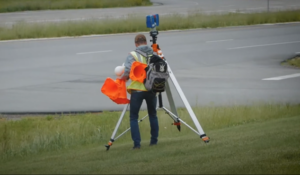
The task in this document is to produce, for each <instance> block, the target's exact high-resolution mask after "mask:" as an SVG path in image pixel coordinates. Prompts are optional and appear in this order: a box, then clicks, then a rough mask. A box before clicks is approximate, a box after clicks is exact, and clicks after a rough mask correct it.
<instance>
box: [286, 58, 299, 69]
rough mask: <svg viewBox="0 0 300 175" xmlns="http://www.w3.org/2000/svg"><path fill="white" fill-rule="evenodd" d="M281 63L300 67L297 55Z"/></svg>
mask: <svg viewBox="0 0 300 175" xmlns="http://www.w3.org/2000/svg"><path fill="white" fill-rule="evenodd" d="M283 64H288V65H291V66H295V67H298V68H300V57H299V56H297V57H295V58H293V59H290V60H287V61H285V62H284V63H283Z"/></svg>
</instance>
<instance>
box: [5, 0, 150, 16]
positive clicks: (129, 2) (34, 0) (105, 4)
mask: <svg viewBox="0 0 300 175" xmlns="http://www.w3.org/2000/svg"><path fill="white" fill-rule="evenodd" d="M145 5H151V2H150V0H0V13H1V12H2V13H3V12H16V11H27V10H56V9H59V10H62V9H86V8H111V7H132V6H145Z"/></svg>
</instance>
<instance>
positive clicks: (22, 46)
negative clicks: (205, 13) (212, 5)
mask: <svg viewBox="0 0 300 175" xmlns="http://www.w3.org/2000/svg"><path fill="white" fill-rule="evenodd" d="M135 35H136V34H120V35H103V36H91V37H75V38H61V39H51V40H50V39H49V40H47V39H45V40H32V41H5V42H0V53H1V54H0V82H1V83H0V113H9V112H63V111H64V112H72V111H102V110H121V109H123V107H124V106H123V105H117V104H115V103H113V102H112V101H111V100H110V99H109V98H108V97H106V96H105V95H103V94H102V93H101V91H100V89H101V87H102V85H103V82H104V81H105V79H106V78H107V77H111V78H115V75H114V68H115V67H116V66H118V65H121V64H122V63H123V62H124V61H125V58H126V56H127V54H128V53H129V52H130V51H131V50H133V49H134V44H133V38H134V36H135ZM145 35H146V36H147V39H148V41H149V40H150V37H149V34H148V33H145ZM158 43H159V44H160V46H161V48H162V50H163V53H164V55H165V56H166V58H167V60H168V63H169V64H170V66H171V68H172V70H173V73H174V75H175V77H176V78H177V80H178V82H179V84H180V86H181V88H182V90H183V92H184V93H185V95H186V97H187V99H188V101H189V102H190V104H191V105H192V106H196V105H212V104H214V105H235V104H247V105H249V104H253V103H259V102H267V103H300V92H299V89H300V69H297V68H291V67H286V66H281V65H280V62H281V61H283V60H285V59H288V58H290V57H292V56H294V55H295V53H296V52H300V24H299V23H294V24H281V25H280V24H279V25H257V26H248V27H231V28H223V29H222V28H220V29H199V30H186V31H172V32H160V34H159V35H158ZM286 75H287V77H281V76H286ZM274 77H279V78H278V79H280V80H265V79H267V78H274ZM280 77H281V78H280ZM171 89H172V93H173V95H174V99H175V104H176V106H177V107H183V103H182V101H181V99H180V98H179V96H178V94H177V93H176V91H175V89H174V86H171ZM163 96H164V104H165V106H166V107H168V103H167V101H166V98H165V94H163ZM142 108H143V109H145V105H143V107H142Z"/></svg>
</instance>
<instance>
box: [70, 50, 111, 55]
mask: <svg viewBox="0 0 300 175" xmlns="http://www.w3.org/2000/svg"><path fill="white" fill-rule="evenodd" d="M103 52H112V50H102V51H94V52H81V53H76V54H77V55H84V54H93V53H103Z"/></svg>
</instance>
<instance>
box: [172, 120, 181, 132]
mask: <svg viewBox="0 0 300 175" xmlns="http://www.w3.org/2000/svg"><path fill="white" fill-rule="evenodd" d="M172 125H176V126H177V129H178V131H180V128H181V127H180V121H178V122H175V121H174V123H172Z"/></svg>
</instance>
